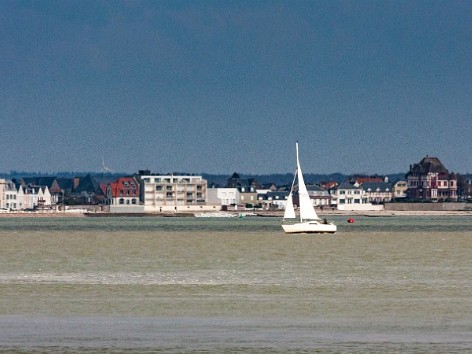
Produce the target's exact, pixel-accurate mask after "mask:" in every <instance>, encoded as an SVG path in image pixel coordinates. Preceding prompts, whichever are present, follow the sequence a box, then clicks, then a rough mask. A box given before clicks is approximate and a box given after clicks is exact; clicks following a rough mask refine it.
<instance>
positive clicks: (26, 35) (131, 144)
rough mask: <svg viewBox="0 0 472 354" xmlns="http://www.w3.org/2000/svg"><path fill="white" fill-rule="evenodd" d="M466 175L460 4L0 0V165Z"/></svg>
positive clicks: (467, 15) (465, 62) (469, 10)
mask: <svg viewBox="0 0 472 354" xmlns="http://www.w3.org/2000/svg"><path fill="white" fill-rule="evenodd" d="M296 140H299V142H300V152H301V162H302V166H303V167H304V171H305V172H313V173H331V172H343V173H380V174H382V173H394V172H405V171H407V170H408V168H409V165H410V164H412V163H415V162H418V161H419V160H420V159H421V158H423V157H424V156H426V155H430V156H437V157H439V158H440V159H441V161H442V162H443V163H444V164H445V166H446V168H448V169H449V170H450V171H454V172H470V171H472V2H471V1H462V0H461V1H451V0H448V1H434V0H428V1H400V0H395V1H368V0H367V1H333V0H327V1H302V0H298V1H292V0H287V1H275V0H274V1H263V0H258V1H254V0H250V1H243V0H235V1H229V0H227V1H220V0H217V1H203V0H189V1H178V0H177V1H86V0H80V1H79V0H77V1H73V0H72V1H62V0H61V1H45V0H42V1H10V0H4V1H1V2H0V151H1V153H0V171H1V172H9V171H10V170H23V171H42V172H57V171H63V170H68V171H99V170H100V169H101V168H102V158H103V159H104V160H105V164H106V165H107V167H109V168H110V169H112V170H115V171H125V172H130V173H132V172H135V171H137V170H138V169H150V170H152V171H154V172H162V173H164V172H170V171H181V172H191V173H200V172H208V173H223V174H231V173H232V172H234V171H237V172H240V173H259V174H264V173H272V172H274V173H276V172H281V173H282V172H293V170H294V166H295V141H296Z"/></svg>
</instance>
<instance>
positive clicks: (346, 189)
mask: <svg viewBox="0 0 472 354" xmlns="http://www.w3.org/2000/svg"><path fill="white" fill-rule="evenodd" d="M331 198H332V199H331V202H332V204H333V205H343V204H363V203H367V195H365V192H364V190H363V189H362V188H361V187H360V186H359V185H358V184H351V183H349V182H343V183H341V184H340V185H339V186H338V188H336V189H334V190H331Z"/></svg>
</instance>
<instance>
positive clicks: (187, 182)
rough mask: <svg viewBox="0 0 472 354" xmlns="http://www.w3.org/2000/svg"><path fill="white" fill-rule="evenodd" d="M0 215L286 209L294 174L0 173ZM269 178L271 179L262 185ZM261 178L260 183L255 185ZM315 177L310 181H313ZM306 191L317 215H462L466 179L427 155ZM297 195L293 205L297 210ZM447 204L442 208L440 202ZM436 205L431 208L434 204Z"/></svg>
mask: <svg viewBox="0 0 472 354" xmlns="http://www.w3.org/2000/svg"><path fill="white" fill-rule="evenodd" d="M3 177H4V178H0V212H2V213H8V212H42V213H48V212H51V213H53V212H66V211H68V210H84V211H87V212H95V213H98V212H100V213H110V214H111V213H153V214H156V213H198V212H208V211H229V210H239V211H242V210H252V211H257V210H260V211H264V210H268V211H278V210H283V209H285V206H286V203H287V198H288V195H289V192H290V186H291V180H292V178H293V175H290V174H286V175H271V176H240V175H239V174H238V173H236V172H235V173H232V174H229V175H227V176H221V175H205V174H202V175H193V174H186V173H167V174H160V173H152V172H151V171H149V170H140V171H138V172H137V173H135V174H132V175H121V174H114V173H110V172H108V171H104V172H102V173H94V174H93V173H88V174H85V175H83V176H74V177H70V176H60V175H58V176H44V175H41V174H38V175H31V174H24V175H15V173H10V175H3ZM271 177H272V178H273V179H274V180H273V181H270V180H268V179H269V178H271ZM258 178H259V180H258ZM316 178H317V179H318V180H315V179H316ZM305 179H306V182H307V189H308V192H309V194H310V198H311V199H312V201H313V205H314V206H315V207H317V208H319V209H321V210H344V211H346V210H347V211H349V210H352V211H368V210H374V211H375V210H385V209H386V208H389V209H394V208H404V207H405V205H409V207H410V208H411V207H412V205H415V208H418V205H427V204H430V206H429V208H431V205H432V204H435V205H438V204H441V205H442V206H441V208H449V209H451V210H452V209H454V208H456V209H458V210H459V209H460V210H468V207H469V204H468V203H469V202H471V201H472V178H471V176H470V175H460V174H456V173H453V172H449V170H448V169H447V168H446V167H445V166H444V165H443V164H442V162H441V161H440V160H439V158H437V157H430V156H426V157H424V158H423V159H421V161H419V162H417V163H413V164H411V165H410V167H409V170H408V172H407V173H406V174H404V175H403V174H396V175H393V176H380V175H373V176H372V175H351V176H345V175H342V174H336V175H310V174H307V175H306V177H305ZM297 202H298V201H297V194H296V190H295V193H294V204H295V205H297ZM446 203H447V204H449V205H448V206H446V207H445V206H444V205H445V204H446ZM435 207H436V208H437V206H435Z"/></svg>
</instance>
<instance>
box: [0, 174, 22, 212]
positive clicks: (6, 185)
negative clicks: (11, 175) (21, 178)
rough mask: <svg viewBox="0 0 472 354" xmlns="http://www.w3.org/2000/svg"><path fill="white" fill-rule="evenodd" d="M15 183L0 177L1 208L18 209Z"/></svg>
mask: <svg viewBox="0 0 472 354" xmlns="http://www.w3.org/2000/svg"><path fill="white" fill-rule="evenodd" d="M17 194H18V193H17V191H16V187H15V184H14V183H13V182H12V181H10V180H6V179H3V178H1V179H0V209H1V210H17V209H18V199H17Z"/></svg>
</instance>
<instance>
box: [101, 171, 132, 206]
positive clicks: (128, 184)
mask: <svg viewBox="0 0 472 354" xmlns="http://www.w3.org/2000/svg"><path fill="white" fill-rule="evenodd" d="M139 196H140V185H139V183H138V181H137V180H136V178H134V177H121V178H118V179H117V180H116V181H114V182H110V183H108V185H107V189H106V198H105V202H106V204H107V205H111V206H118V207H119V206H123V207H124V206H132V205H139Z"/></svg>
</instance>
